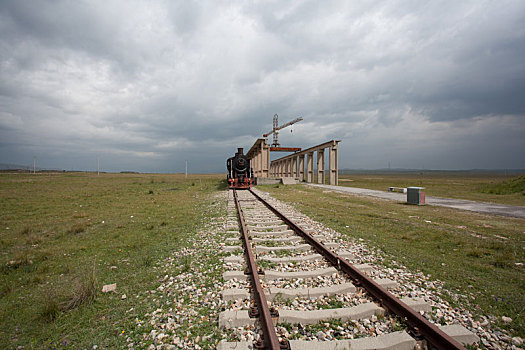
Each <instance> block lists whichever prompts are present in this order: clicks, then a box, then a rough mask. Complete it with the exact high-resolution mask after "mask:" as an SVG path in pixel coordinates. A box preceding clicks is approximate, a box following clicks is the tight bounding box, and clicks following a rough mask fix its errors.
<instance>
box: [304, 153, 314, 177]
mask: <svg viewBox="0 0 525 350" xmlns="http://www.w3.org/2000/svg"><path fill="white" fill-rule="evenodd" d="M306 182H314V152H310V153H308V157H307V158H306Z"/></svg>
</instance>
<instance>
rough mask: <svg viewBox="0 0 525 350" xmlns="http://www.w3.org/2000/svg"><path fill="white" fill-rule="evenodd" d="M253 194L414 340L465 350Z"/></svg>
mask: <svg viewBox="0 0 525 350" xmlns="http://www.w3.org/2000/svg"><path fill="white" fill-rule="evenodd" d="M250 192H251V193H252V194H253V195H254V196H255V198H257V199H258V200H259V201H261V202H262V203H263V204H264V205H265V206H266V207H267V208H268V209H270V210H271V211H272V212H273V213H274V214H276V215H277V216H278V217H279V218H280V219H281V220H283V221H284V223H285V224H286V225H288V227H290V229H292V230H293V231H294V232H296V233H297V234H298V235H300V236H301V237H303V238H304V239H305V240H306V241H307V242H309V243H310V244H311V245H312V246H313V247H314V248H315V250H316V251H317V252H318V253H319V254H321V255H323V256H324V257H325V258H326V259H327V260H328V261H330V263H332V264H333V265H334V266H336V267H337V268H339V269H340V270H341V271H343V272H344V273H346V274H347V275H348V276H349V277H350V278H351V279H352V280H353V281H354V283H355V284H356V285H360V286H362V287H363V288H365V289H366V291H367V292H369V293H370V294H371V295H372V296H373V297H374V298H375V300H376V301H377V302H379V303H380V304H381V305H382V306H383V307H384V308H386V309H387V310H389V311H390V312H392V313H394V314H396V315H398V316H399V317H401V318H402V319H403V320H404V321H405V322H406V323H407V325H408V327H409V329H410V331H411V332H412V333H413V334H414V335H415V336H422V337H423V338H424V339H426V340H427V342H429V343H430V344H431V345H432V346H434V347H435V348H437V349H443V350H449V349H462V350H466V349H465V347H463V345H462V344H461V343H460V342H458V341H457V340H455V339H454V338H452V337H450V336H449V335H447V334H446V333H445V332H443V331H442V330H440V329H439V328H438V327H437V326H436V325H434V324H432V323H430V322H429V321H428V320H427V319H426V318H424V317H423V316H421V315H420V314H419V313H418V312H415V311H414V310H412V309H411V308H410V307H409V306H408V305H407V304H405V303H404V302H402V301H401V300H400V299H398V298H397V297H395V296H394V295H393V294H392V293H390V292H388V291H387V290H386V289H385V288H383V287H381V286H380V285H379V284H377V283H376V282H374V280H373V279H371V278H369V277H368V276H367V275H365V274H364V273H363V272H361V271H360V270H358V269H356V268H355V267H354V266H353V265H352V264H350V263H349V262H348V261H346V260H345V259H344V258H342V257H339V256H338V255H337V254H335V253H333V252H332V251H330V250H329V249H328V248H326V247H325V246H324V245H323V244H322V243H321V242H319V241H318V240H316V239H315V238H314V237H312V236H311V235H310V234H309V233H307V232H306V231H304V230H303V229H302V228H301V227H299V226H297V225H296V224H295V223H294V222H293V221H291V220H290V219H288V218H287V217H286V216H285V215H284V214H282V213H281V212H280V211H279V210H278V209H276V208H274V207H273V206H272V205H271V204H270V203H268V202H267V201H265V200H264V199H263V198H261V197H260V196H259V195H257V194H256V193H255V192H253V190H252V189H250Z"/></svg>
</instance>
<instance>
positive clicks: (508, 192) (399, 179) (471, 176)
mask: <svg viewBox="0 0 525 350" xmlns="http://www.w3.org/2000/svg"><path fill="white" fill-rule="evenodd" d="M325 183H328V182H327V181H326V182H325ZM339 185H340V186H349V187H359V188H369V189H373V190H380V191H387V190H388V188H389V187H409V186H420V187H425V190H424V191H425V193H426V195H427V196H434V197H448V198H459V199H470V200H474V201H480V202H491V203H500V204H509V205H521V206H525V175H524V176H521V177H517V176H516V175H505V174H504V173H476V172H460V171H457V172H455V171H447V172H440V171H421V172H406V173H397V172H390V173H386V172H384V173H369V174H361V173H356V174H341V175H339Z"/></svg>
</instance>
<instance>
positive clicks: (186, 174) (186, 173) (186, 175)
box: [184, 161, 188, 178]
mask: <svg viewBox="0 0 525 350" xmlns="http://www.w3.org/2000/svg"><path fill="white" fill-rule="evenodd" d="M184 177H185V178H187V177H188V161H186V172H185V175H184Z"/></svg>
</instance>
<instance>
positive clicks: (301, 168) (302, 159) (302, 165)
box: [299, 154, 305, 181]
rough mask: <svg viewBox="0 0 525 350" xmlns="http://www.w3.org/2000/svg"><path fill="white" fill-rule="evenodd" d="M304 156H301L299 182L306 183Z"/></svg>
mask: <svg viewBox="0 0 525 350" xmlns="http://www.w3.org/2000/svg"><path fill="white" fill-rule="evenodd" d="M304 180H305V177H304V154H302V155H300V156H299V181H304Z"/></svg>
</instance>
